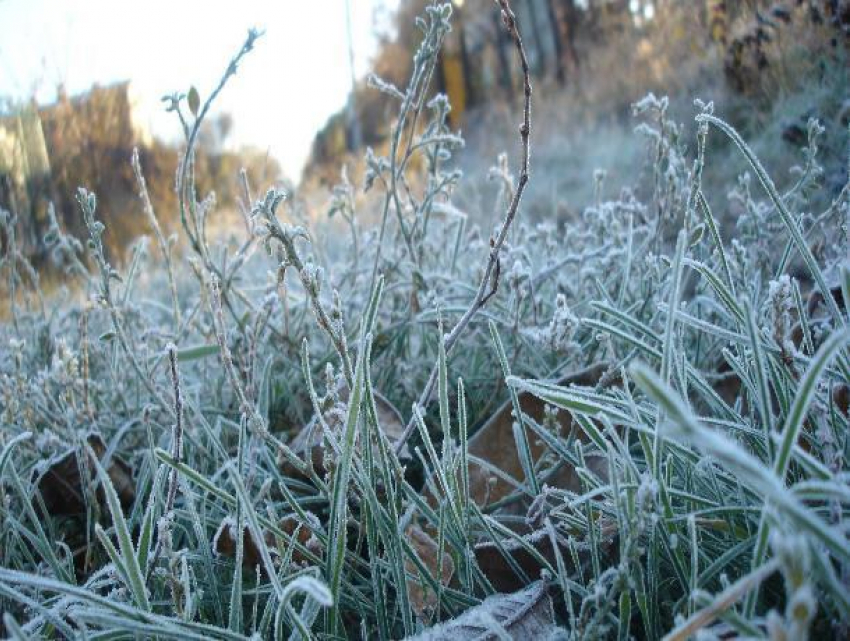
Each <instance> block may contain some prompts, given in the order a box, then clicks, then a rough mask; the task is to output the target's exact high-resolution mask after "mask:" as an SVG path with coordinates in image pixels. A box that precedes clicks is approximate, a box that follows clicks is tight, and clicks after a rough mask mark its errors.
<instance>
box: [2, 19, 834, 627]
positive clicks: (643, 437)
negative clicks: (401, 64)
mask: <svg viewBox="0 0 850 641" xmlns="http://www.w3.org/2000/svg"><path fill="white" fill-rule="evenodd" d="M501 4H502V5H503V8H504V10H505V11H506V12H508V13H507V14H506V15H507V16H508V19H507V20H506V24H507V27H506V28H507V29H508V31H509V33H511V34H514V32H513V27H512V26H511V24H512V23H511V21H510V14H509V7H508V6H507V3H506V2H502V3H501ZM450 17H451V7H450V5H436V6H433V7H430V8H429V9H428V12H427V14H426V15H425V16H423V17H422V19H421V23H420V26H421V28H422V44H421V46H420V48H419V50H418V53H417V54H416V58H415V64H414V71H413V74H412V76H411V78H410V82H409V84H408V86H406V87H393V86H390V85H388V84H387V83H384V82H382V81H379V80H376V81H375V82H374V83H373V84H374V86H375V88H376V90H380V91H384V92H386V93H388V94H390V95H392V96H395V97H396V98H397V101H398V114H397V119H396V120H395V122H394V127H393V130H392V136H391V140H390V145H389V151H388V153H387V154H386V155H382V154H380V153H379V152H377V151H374V152H373V151H371V150H370V151H369V153H368V155H367V163H368V174H367V178H366V181H365V185H363V186H360V185H352V184H349V183H347V182H346V183H344V184H343V185H341V186H340V187H339V188H338V189H337V190H336V191H335V193H334V200H333V204H332V208H331V214H333V215H335V216H338V217H340V218H341V219H342V220H343V221H344V222H345V223H346V226H347V229H348V230H349V235H348V236H346V237H345V240H344V242H339V241H337V242H336V243H335V244H333V245H331V244H330V243H332V242H333V241H331V240H328V237H327V236H325V235H323V234H321V233H319V232H317V231H316V230H317V228H314V227H311V226H310V225H309V224H308V223H307V222H305V219H303V216H302V215H301V213H300V212H299V211H298V208H297V207H296V206H294V205H293V204H292V203H290V202H288V200H287V194H285V193H283V192H280V191H276V190H274V189H272V190H269V191H267V192H266V193H265V195H262V196H259V197H258V196H256V195H255V193H254V189H255V188H257V187H262V186H257V187H255V186H253V185H249V184H247V180H245V181H244V183H243V192H244V194H243V213H244V223H245V230H244V233H243V234H242V239H241V240H240V242H239V243H237V244H236V245H235V246H234V245H226V244H224V243H221V244H214V243H210V242H208V239H207V230H206V223H207V217H208V215H209V214H210V213H211V210H212V208H213V207H214V198H212V197H209V196H207V195H205V194H198V193H196V190H195V187H194V182H193V165H192V160H193V155H192V149H193V145H194V142H195V139H196V135H197V131H198V127H199V125H200V123H201V121H202V119H203V118H204V116H205V114H206V113H207V110H208V108H209V105H210V103H211V102H212V101H213V100H214V99H215V96H216V95H217V94H218V91H219V90H220V89H221V88H222V87H223V86H224V84H225V83H226V81H227V79H228V78H229V77H230V76H232V75H233V74H234V73H235V72H236V70H237V66H238V65H239V64H241V63H243V62H245V63H246V64H249V63H250V61H249V60H245V61H243V57H244V56H245V55H246V54H247V53H248V52H249V51H250V50H251V48H252V47H253V46H254V44H255V40H256V38H257V37H258V34H257V33H254V32H252V33H250V34H249V36H248V39H247V40H246V43H245V45H244V47H243V49H242V50H241V51H240V52H238V54H237V55H236V57H235V58H234V59H233V60H232V62H231V63H230V65H229V66H228V68H227V70H226V73H225V75H224V77H223V79H222V84H221V85H220V86H219V87H218V89H216V91H214V92H212V93H211V94H210V96H209V98H208V99H207V100H206V101H205V102H200V101H199V100H198V97H197V95H194V96H189V97H188V98H187V97H186V96H183V95H179V94H176V95H175V96H173V99H172V102H171V105H170V109H171V110H172V111H174V112H175V116H176V117H178V118H179V119H180V121H181V122H182V123H183V125H184V129H185V133H186V139H187V149H188V151H187V153H186V155H185V157H184V158H183V160H182V163H181V165H180V167H181V169H180V172H179V174H178V178H177V189H178V197H179V201H180V214H181V221H182V230H181V233H182V235H183V236H184V237H185V240H186V242H187V250H186V251H185V253H183V254H181V253H180V252H178V251H177V249H176V245H175V242H174V241H173V240H172V239H169V238H165V237H164V235H163V233H162V232H161V231H160V229H159V226H158V224H157V219H156V215H155V212H153V211H152V209H151V207H150V205H149V201H148V200H147V198H146V194H145V190H146V188H145V185H144V178H143V171H144V167H141V166H139V163H138V160H137V159H135V161H134V169H135V171H136V174H137V178H138V182H139V188H140V195H141V198H142V199H143V202H144V203H146V207H147V215H148V219H149V223H150V226H151V234H152V243H151V246H150V247H147V246H146V245H144V244H139V245H138V246H137V248H136V250H135V251H134V253H133V255H132V259H131V260H130V262H129V264H128V266H127V267H126V269H122V271H121V272H119V271H117V270H116V269H115V267H114V266H113V265H112V264H111V263H110V259H109V257H108V256H107V255H106V253H105V252H104V249H103V246H102V244H101V236H102V233H103V231H104V228H103V225H102V224H101V223H100V222H99V221H98V208H97V198H96V195H95V194H92V193H88V192H86V191H85V190H84V189H80V191H79V194H78V200H79V206H80V214H81V216H83V217H84V219H85V223H86V227H87V229H88V231H89V238H88V240H87V243H86V245H85V246H83V245H82V244H80V243H79V242H78V241H76V240H75V239H74V238H72V237H70V236H67V235H65V234H63V231H62V230H61V229H60V228H59V226H58V225H56V226H54V228H53V229H51V231H50V233H49V237H48V238H47V239H46V241H47V243H48V244H49V245H50V246H51V248H52V250H53V255H54V259H55V261H56V263H57V264H58V265H61V266H62V267H63V268H64V269H65V270H66V271H67V275H68V282H70V283H73V287H74V288H76V289H78V290H79V289H81V290H82V291H83V292H85V297H84V302H82V303H80V304H77V303H75V302H73V297H72V296H71V295H70V294H68V295H67V300H64V301H63V299H62V295H61V294H60V295H54V296H53V297H52V298H50V299H49V300H44V298H43V297H42V295H41V293H40V291H39V284H38V276H37V274H35V272H34V271H33V270H32V269H31V268H30V266H29V265H28V263H27V262H26V259H25V258H24V257H23V256H22V255H21V254H20V253H17V252H16V249H15V248H16V245H15V239H14V228H15V225H14V223H15V221H14V217H13V215H12V214H10V213H8V212H3V213H2V216H3V217H2V219H0V220H2V224H3V228H4V231H5V234H6V237H7V238H8V239H10V242H8V243H7V244H6V246H5V248H4V251H5V253H4V255H3V258H2V260H3V262H2V274H3V275H4V277H5V278H6V279H7V287H8V290H9V292H10V298H9V303H8V304H9V314H10V320H9V322H8V323H7V324H5V325H4V326H3V327H2V329H0V332H2V351H0V373H2V377H0V515H2V527H0V611H2V612H4V615H3V625H4V627H5V634H6V635H9V636H10V637H11V638H15V639H27V638H76V637H80V638H89V639H105V638H110V639H112V638H161V639H242V638H246V637H249V636H254V637H256V638H275V639H277V638H290V639H298V638H313V637H317V638H339V637H351V638H356V637H358V636H359V637H362V638H382V639H391V638H401V637H405V636H414V635H422V637H423V638H428V639H438V638H448V637H451V638H454V639H458V638H460V639H465V638H479V637H480V638H511V637H516V638H530V637H532V636H536V637H540V638H574V639H591V638H619V639H628V638H630V637H637V638H653V639H654V638H661V637H663V636H664V635H665V634H669V635H670V638H675V639H684V638H688V637H689V636H697V637H698V638H704V639H710V638H718V637H719V636H721V635H727V634H729V633H731V634H737V635H742V636H746V637H756V638H770V639H800V638H805V637H806V636H807V635H808V634H813V635H820V636H821V637H822V638H827V637H832V636H835V638H838V636H840V635H844V634H846V632H847V625H848V623H850V541H849V540H848V518H850V485H848V481H850V475H848V472H847V469H846V461H847V457H848V447H850V444H849V443H848V429H847V427H848V414H847V412H848V400H850V388H848V385H850V360H848V356H850V353H849V352H848V349H847V348H848V345H850V331H848V329H847V326H848V322H850V319H849V318H848V312H847V308H846V305H845V301H847V300H848V296H850V273H848V271H847V264H846V258H847V255H848V254H847V252H848V221H850V193H848V189H850V188H848V186H847V184H845V186H844V188H843V190H842V191H841V192H840V194H839V195H838V196H837V197H836V198H834V199H829V198H827V199H826V200H827V201H830V200H831V204H830V205H829V206H828V208H826V209H825V210H824V211H811V208H810V207H809V206H808V203H809V202H811V201H812V200H813V199H815V197H816V196H817V199H816V200H823V199H824V196H823V194H820V193H819V189H820V187H819V184H820V183H819V179H820V174H821V170H820V166H819V164H818V156H817V151H818V142H819V136H820V135H821V133H822V130H821V128H820V126H819V125H818V123H817V122H815V121H812V122H810V124H809V129H808V143H807V146H806V147H805V148H804V149H803V150H802V151H801V155H800V166H799V171H798V173H797V181H796V183H795V184H793V185H792V186H791V187H790V188H789V189H788V190H787V191H785V192H784V193H783V192H782V191H780V190H778V189H777V187H776V186H775V185H774V183H773V182H772V180H771V178H770V176H769V175H768V174H767V172H766V171H765V169H764V168H763V167H762V166H761V164H760V162H759V160H758V159H757V158H756V157H755V156H754V154H753V153H752V151H751V150H750V148H749V147H748V146H747V144H746V142H745V141H744V140H742V139H741V138H740V137H739V135H738V134H737V133H736V132H735V131H734V130H733V129H732V128H731V127H730V126H729V125H727V124H726V123H725V122H724V121H723V120H722V119H721V118H720V117H719V115H716V114H714V113H713V107H712V105H710V104H702V103H700V102H697V103H696V106H695V111H696V115H695V122H696V125H697V126H696V132H697V135H696V139H695V140H685V139H683V134H682V131H683V130H682V128H681V127H680V126H679V125H678V124H676V123H674V122H672V121H671V120H670V119H669V118H668V116H667V107H668V105H667V101H666V100H665V99H664V98H656V97H654V96H652V95H650V96H648V97H647V98H645V99H644V100H642V101H640V102H639V103H638V104H636V105H635V108H634V112H635V117H636V119H637V121H638V123H639V127H638V132H637V133H636V134H635V135H639V136H643V137H645V138H646V141H647V144H648V145H649V149H650V153H649V154H648V158H649V161H648V162H649V163H650V166H649V170H648V171H647V172H646V176H647V179H648V181H649V182H648V184H647V185H646V187H647V189H646V193H647V194H648V197H647V198H646V199H644V200H639V199H638V198H637V196H635V195H634V194H633V193H631V192H629V191H623V192H622V193H621V195H620V196H619V197H618V198H617V199H615V200H610V201H608V200H603V198H602V195H601V194H602V193H603V190H602V182H603V180H604V173H602V172H597V173H596V174H593V173H592V168H589V169H588V179H589V180H593V181H595V186H596V189H595V193H596V194H598V196H597V198H596V199H595V200H594V201H593V202H591V203H588V204H587V205H586V207H585V209H584V210H583V212H582V213H581V215H580V216H579V217H578V218H577V219H576V220H571V221H569V222H568V223H566V224H565V225H557V226H556V225H555V224H550V223H541V224H532V223H531V222H530V221H528V220H524V219H523V206H522V204H521V203H519V202H518V201H519V196H520V195H521V190H522V189H523V188H524V184H525V178H523V176H525V173H524V171H523V168H524V163H523V162H522V160H523V156H525V152H526V144H527V143H526V141H525V140H524V137H523V136H518V137H517V143H518V147H517V150H518V151H517V150H510V155H509V156H508V157H507V158H503V159H501V160H500V161H499V162H497V163H496V165H495V167H494V169H493V170H492V176H493V177H494V178H495V179H496V181H497V184H498V185H500V192H499V199H500V200H499V203H500V208H501V210H502V212H507V218H506V220H505V221H504V222H502V223H500V225H499V226H497V228H495V229H489V228H485V229H481V228H479V227H478V226H476V225H475V224H474V223H473V219H475V218H476V216H475V212H463V211H461V210H460V209H459V208H458V207H457V206H456V205H455V204H453V192H454V190H455V189H456V186H457V185H458V184H459V182H460V181H462V180H463V178H462V176H461V174H460V172H459V171H457V170H455V169H454V168H453V154H454V153H455V152H456V151H457V150H458V148H459V147H461V146H462V144H463V140H462V139H461V137H460V136H459V135H458V134H457V133H456V132H453V131H451V130H450V129H449V127H448V124H447V113H448V110H449V109H450V106H449V104H448V102H447V100H446V98H445V97H444V96H440V95H438V96H436V97H431V94H430V93H429V80H430V79H431V76H432V74H433V72H434V65H435V62H436V54H437V52H438V50H439V47H440V45H441V42H442V39H443V37H444V35H445V34H446V32H447V30H448V29H450ZM520 28H521V25H520ZM517 44H518V45H519V41H518V40H517ZM516 51H517V54H518V55H519V53H520V52H521V47H520V46H517V49H516ZM518 64H519V63H518ZM519 98H520V99H521V98H522V97H521V96H520V97H519ZM531 124H532V126H533V114H532V120H531ZM730 143H731V144H732V145H734V150H733V151H734V153H736V154H740V155H742V156H743V157H745V158H746V160H747V162H748V163H749V171H748V173H747V174H746V175H744V176H741V178H740V180H739V182H738V183H737V184H735V185H730V186H729V193H728V194H725V193H704V192H703V190H702V183H701V175H702V171H703V168H704V167H705V166H706V165H708V164H710V163H712V161H713V153H712V149H713V148H714V147H716V146H722V147H724V148H726V147H728V146H729V144H730ZM724 153H729V152H728V151H724ZM517 159H518V160H517ZM509 160H510V162H509ZM128 161H129V160H128ZM532 161H533V156H532ZM721 161H722V156H721ZM512 172H516V176H515V175H513V173H512ZM530 176H531V180H532V181H533V180H534V174H533V165H532V173H531V174H530ZM361 188H363V189H367V190H372V191H373V192H376V193H378V194H380V197H381V206H382V210H381V217H380V218H379V221H380V224H379V225H377V226H376V227H375V228H374V229H372V228H370V229H364V228H361V226H360V225H359V223H358V212H357V211H356V209H357V205H356V203H357V199H356V197H355V196H356V193H357V191H359V190H360V189H361ZM727 199H730V200H731V201H734V202H735V203H737V205H738V206H739V207H740V209H741V210H742V211H743V212H745V213H744V214H743V215H742V216H740V218H739V219H738V221H737V224H736V225H735V226H734V227H732V228H730V229H726V228H724V229H723V230H721V229H720V226H719V223H718V220H717V219H716V218H715V216H714V215H713V213H712V211H713V209H714V208H717V209H725V207H726V202H727ZM517 205H518V207H517ZM512 211H513V212H515V213H516V217H515V219H512ZM477 218H482V216H477ZM721 231H723V233H722V234H721ZM729 231H732V232H734V235H731V236H730V234H729V233H728V232H729ZM255 250H259V251H256V252H255ZM494 399H495V400H498V399H505V400H508V399H509V401H510V402H509V404H508V406H507V407H508V408H509V409H506V410H505V411H504V412H503V413H502V415H497V417H496V418H497V419H499V420H497V421H496V422H495V423H493V421H491V422H489V423H487V425H486V426H485V427H484V428H482V427H481V425H482V423H483V422H484V420H485V419H486V418H487V417H488V416H490V415H491V414H492V413H493V412H494V410H495V409H496V404H495V403H494ZM534 399H539V401H542V403H539V401H538V403H537V405H535V403H534V402H533V401H534ZM538 406H543V409H542V411H537V410H534V409H532V408H534V407H538ZM395 408H398V410H400V412H399V411H397V410H396V409H395ZM505 412H506V413H505ZM511 412H512V416H511ZM305 426H306V427H305ZM497 428H498V429H502V428H504V429H503V430H502V432H504V434H506V435H507V436H508V438H509V441H505V442H509V445H510V449H515V454H514V455H513V456H514V457H515V458H516V459H517V460H518V469H517V472H516V473H513V472H511V471H510V470H509V469H508V468H507V466H506V464H504V462H503V461H502V460H500V458H498V457H495V456H491V457H490V458H489V459H486V458H482V456H481V455H480V454H475V453H474V452H472V451H471V449H472V446H471V445H470V443H472V440H471V439H472V435H473V434H474V433H475V432H476V430H479V429H491V430H496V429H497ZM502 432H499V435H500V436H501V435H502ZM485 436H486V437H487V438H490V435H485ZM493 438H495V436H493ZM564 472H568V473H569V474H567V476H569V478H570V480H569V481H568V482H567V481H564V480H563V479H564V478H565V474H564ZM482 479H483V480H482ZM500 487H501V488H503V489H502V490H499V488H500ZM504 488H507V489H504ZM239 533H242V534H241V535H240V534H239Z"/></svg>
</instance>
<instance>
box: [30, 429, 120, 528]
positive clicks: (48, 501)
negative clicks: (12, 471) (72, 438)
mask: <svg viewBox="0 0 850 641" xmlns="http://www.w3.org/2000/svg"><path fill="white" fill-rule="evenodd" d="M86 441H87V442H88V444H89V446H90V447H91V448H92V450H93V451H94V453H95V455H96V456H97V457H98V459H103V456H104V454H105V453H106V444H105V443H104V442H103V439H102V438H101V437H100V435H99V434H95V433H91V434H89V435H88V436H87V437H86ZM78 454H79V452H78V450H77V449H70V450H67V451H66V452H65V453H64V454H61V455H59V456H58V457H55V458H53V459H51V460H49V461H47V464H46V466H45V467H44V468H43V471H42V472H41V473H40V474H39V476H38V478H37V479H36V481H35V484H36V487H37V488H38V491H39V493H40V494H41V498H42V501H43V502H44V507H45V508H46V509H47V512H48V514H50V515H62V516H71V515H75V514H82V513H84V512H85V511H86V499H85V493H84V491H83V482H82V476H81V475H80V467H81V465H80V463H81V461H80V459H79V458H78ZM87 459H88V460H87V463H88V466H87V467H88V470H89V481H88V482H89V483H91V484H92V487H94V484H95V480H94V478H95V477H94V466H93V462H92V461H91V458H90V456H88V457H87ZM106 472H107V474H108V475H109V480H110V481H112V485H113V486H114V487H115V492H116V493H117V494H118V498H119V500H120V501H121V506H122V507H123V508H124V510H125V511H126V510H128V509H129V508H130V506H132V504H133V501H134V500H135V498H136V486H135V485H134V483H133V473H132V470H131V469H130V466H129V465H127V463H125V462H124V461H122V460H121V459H120V458H119V457H117V456H114V455H113V456H112V457H111V458H110V460H109V462H108V464H107V465H106ZM96 496H97V500H98V502H99V503H100V505H101V506H105V505H106V499H105V496H104V494H103V490H102V489H101V488H100V487H98V488H97V490H96ZM34 505H35V507H36V509H40V508H41V505H40V504H39V501H34Z"/></svg>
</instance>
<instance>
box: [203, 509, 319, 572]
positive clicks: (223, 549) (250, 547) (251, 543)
mask: <svg viewBox="0 0 850 641" xmlns="http://www.w3.org/2000/svg"><path fill="white" fill-rule="evenodd" d="M299 525H301V523H300V521H298V520H297V519H295V518H294V517H291V516H290V517H286V518H284V519H282V520H281V521H280V523H279V524H278V527H280V529H281V530H283V531H284V532H286V533H287V534H288V535H289V536H292V535H293V534H295V532H296V530H297V532H298V542H299V543H301V544H302V545H304V546H307V545H309V544H310V540H311V538H312V536H313V533H312V532H311V531H310V529H309V528H307V527H306V526H303V525H302V527H301V528H299V527H298V526H299ZM235 534H236V522H235V521H234V520H233V519H232V518H230V517H227V518H225V519H224V520H222V522H221V524H220V525H219V526H218V530H217V531H216V533H215V536H214V537H213V542H212V547H213V550H214V551H215V553H216V554H219V555H221V556H226V557H228V558H230V559H233V558H235V557H236V536H235ZM263 539H264V540H265V542H266V545H267V546H268V547H269V548H270V549H271V550H275V551H277V552H280V550H278V549H277V542H276V541H275V537H274V534H272V533H271V532H268V531H264V532H263ZM305 560H306V559H305V557H304V555H303V554H302V553H301V552H300V551H298V550H297V549H296V550H294V551H293V553H292V561H293V562H294V563H300V562H302V561H305ZM258 565H259V566H262V559H261V557H260V550H259V548H258V547H257V543H256V541H255V540H254V537H253V535H252V534H251V532H250V530H249V529H248V526H247V525H246V526H244V527H243V529H242V566H243V567H245V568H254V567H256V566H258ZM263 569H264V570H265V568H263Z"/></svg>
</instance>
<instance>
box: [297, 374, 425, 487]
mask: <svg viewBox="0 0 850 641" xmlns="http://www.w3.org/2000/svg"><path fill="white" fill-rule="evenodd" d="M339 396H340V401H341V402H340V403H339V404H337V405H336V406H335V407H332V408H331V409H329V410H327V411H326V412H325V414H324V419H325V423H326V424H327V426H328V428H329V429H330V431H331V433H333V434H334V435H336V436H337V437H339V435H340V434H342V428H343V426H344V425H345V418H346V412H347V411H348V406H347V404H346V403H347V401H348V389H347V388H345V389H342V390H340V392H339ZM375 408H376V410H377V414H378V423H379V427H380V429H381V431H383V433H384V435H385V436H386V437H387V440H388V441H389V443H390V445H395V443H396V442H397V441H398V439H399V438H400V437H401V435H402V433H403V432H404V427H405V425H404V420H403V419H402V416H401V413H399V411H398V410H397V409H396V408H395V406H394V405H393V404H392V403H390V402H389V401H388V400H387V399H386V398H385V397H384V396H383V395H382V394H380V393H379V392H377V391H376V392H375ZM323 441H324V433H323V431H322V426H321V424H320V423H319V421H318V419H317V417H315V416H314V417H313V418H312V419H311V420H310V422H309V423H307V425H305V426H304V428H303V429H302V430H301V431H300V432H299V433H298V434H297V435H296V436H295V438H294V439H292V442H291V443H290V444H289V447H290V448H291V449H292V451H293V452H295V453H296V454H297V455H298V456H300V457H301V458H302V459H304V460H307V459H309V460H311V461H312V463H313V467H314V468H315V469H317V470H323V469H324V450H325V446H324V443H323ZM375 455H376V456H377V451H376V452H375ZM409 456H410V453H409V450H408V449H407V445H405V446H404V448H403V450H402V452H401V457H402V458H407V457H409ZM283 467H284V470H283V471H284V472H285V473H286V474H288V475H290V476H298V475H299V473H298V470H296V469H294V468H293V467H292V466H291V465H289V464H286V463H284V466H283Z"/></svg>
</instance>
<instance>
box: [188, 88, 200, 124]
mask: <svg viewBox="0 0 850 641" xmlns="http://www.w3.org/2000/svg"><path fill="white" fill-rule="evenodd" d="M186 102H187V103H189V111H191V112H192V115H193V116H195V117H197V116H198V110H199V109H200V108H201V96H200V95H198V90H197V89H195V86H194V85H192V86H191V87H190V88H189V93H188V95H187V96H186Z"/></svg>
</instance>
